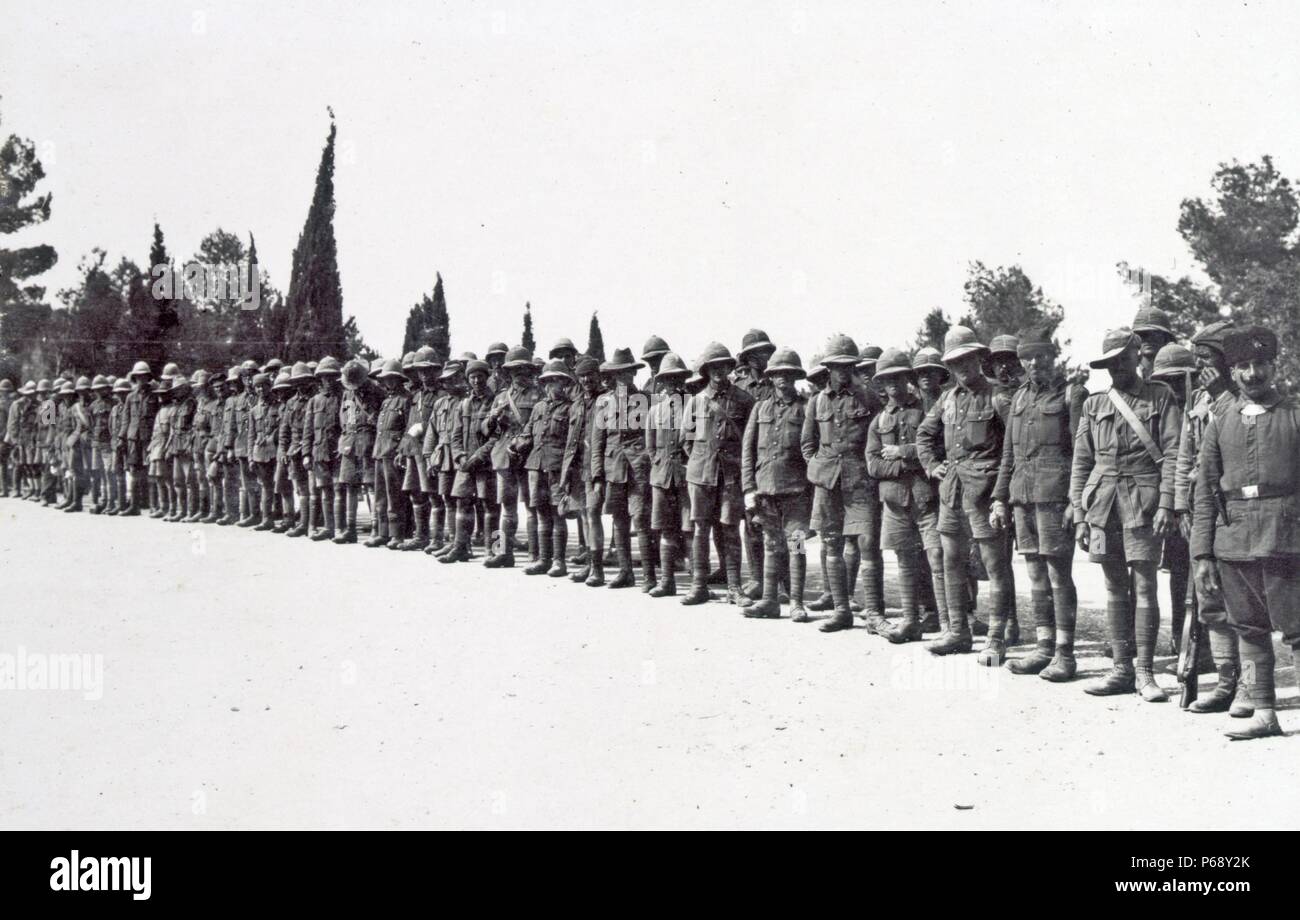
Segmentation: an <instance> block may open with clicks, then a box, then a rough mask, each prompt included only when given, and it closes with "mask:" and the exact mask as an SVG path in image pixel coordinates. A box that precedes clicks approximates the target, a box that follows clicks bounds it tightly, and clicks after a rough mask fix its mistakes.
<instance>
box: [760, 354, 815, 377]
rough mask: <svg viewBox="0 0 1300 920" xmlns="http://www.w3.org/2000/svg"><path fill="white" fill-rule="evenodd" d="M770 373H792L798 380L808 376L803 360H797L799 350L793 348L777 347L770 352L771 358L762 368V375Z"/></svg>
mask: <svg viewBox="0 0 1300 920" xmlns="http://www.w3.org/2000/svg"><path fill="white" fill-rule="evenodd" d="M771 374H794V375H795V377H797V378H799V379H800V380H802V379H803V378H805V377H807V376H808V373H807V372H806V371H805V370H804V369H803V362H802V361H800V360H799V352H797V351H795V350H794V349H793V348H778V349H777V350H776V351H774V352H772V358H771V360H770V361H768V362H767V367H766V368H765V369H764V370H763V375H764V376H769V375H771Z"/></svg>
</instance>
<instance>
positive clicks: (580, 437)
mask: <svg viewBox="0 0 1300 920" xmlns="http://www.w3.org/2000/svg"><path fill="white" fill-rule="evenodd" d="M573 371H574V375H575V376H576V377H577V378H578V386H577V388H576V390H575V391H574V393H573V404H572V405H571V406H570V407H569V434H568V437H567V438H566V440H565V444H564V460H563V461H562V462H561V464H560V480H561V481H562V482H563V483H564V488H565V491H566V493H567V495H568V498H569V504H570V505H571V506H572V507H573V508H574V509H575V510H577V512H578V515H579V517H580V518H585V521H586V525H587V527H586V529H587V541H588V554H587V560H586V562H585V563H582V562H579V563H576V564H577V565H581V566H582V567H581V568H580V569H578V570H577V571H576V572H574V573H573V574H572V575H570V576H569V578H570V580H572V581H575V582H582V583H584V584H587V585H590V586H591V587H599V586H600V585H603V584H604V583H605V568H604V565H605V527H604V523H603V522H602V521H601V517H600V514H601V503H600V502H598V501H596V499H595V496H593V495H592V488H591V462H590V455H591V430H592V416H593V414H594V413H595V411H596V400H597V399H599V398H600V395H601V393H602V390H601V380H600V364H599V363H598V362H597V361H596V359H595V358H591V357H588V356H587V355H583V356H582V357H580V358H578V360H577V363H576V364H575V365H574V369H573ZM579 532H581V531H579Z"/></svg>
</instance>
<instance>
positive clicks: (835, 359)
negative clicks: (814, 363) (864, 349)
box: [822, 333, 862, 368]
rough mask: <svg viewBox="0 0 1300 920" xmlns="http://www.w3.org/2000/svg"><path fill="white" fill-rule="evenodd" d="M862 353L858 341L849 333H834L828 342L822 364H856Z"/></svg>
mask: <svg viewBox="0 0 1300 920" xmlns="http://www.w3.org/2000/svg"><path fill="white" fill-rule="evenodd" d="M861 358H862V355H861V353H860V352H859V351H858V343H857V342H855V341H853V339H851V338H849V337H848V336H847V335H844V334H842V333H841V334H839V335H833V336H831V337H830V339H828V340H827V342H826V351H825V353H824V354H823V355H822V365H823V366H824V367H827V368H831V367H845V366H848V365H856V364H857V363H858V361H859V360H861Z"/></svg>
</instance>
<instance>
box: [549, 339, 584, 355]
mask: <svg viewBox="0 0 1300 920" xmlns="http://www.w3.org/2000/svg"><path fill="white" fill-rule="evenodd" d="M577 353H578V346H577V345H574V344H573V339H566V338H559V339H556V340H555V344H554V345H552V346H551V350H550V351H548V352H547V353H546V357H548V358H558V357H560V355H565V354H574V355H576V354H577Z"/></svg>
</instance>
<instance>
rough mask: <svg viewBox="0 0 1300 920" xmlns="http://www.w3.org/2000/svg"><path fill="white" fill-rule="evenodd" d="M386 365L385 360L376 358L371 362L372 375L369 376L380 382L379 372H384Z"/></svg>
mask: <svg viewBox="0 0 1300 920" xmlns="http://www.w3.org/2000/svg"><path fill="white" fill-rule="evenodd" d="M385 363H387V362H385V361H384V359H383V358H375V359H374V360H373V361H371V362H370V374H369V376H371V377H373V378H375V379H376V380H378V379H379V372H380V371H382V370H383V369H384V364H385Z"/></svg>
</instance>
